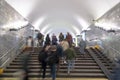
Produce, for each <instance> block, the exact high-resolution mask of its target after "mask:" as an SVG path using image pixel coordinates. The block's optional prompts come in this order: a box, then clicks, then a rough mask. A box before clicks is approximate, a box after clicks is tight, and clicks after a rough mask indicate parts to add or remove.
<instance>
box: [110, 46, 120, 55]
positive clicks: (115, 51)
mask: <svg viewBox="0 0 120 80" xmlns="http://www.w3.org/2000/svg"><path fill="white" fill-rule="evenodd" d="M108 47H109V49H112V50H114V51H115V52H116V53H118V54H120V52H119V51H118V50H116V49H115V48H113V47H110V46H108Z"/></svg>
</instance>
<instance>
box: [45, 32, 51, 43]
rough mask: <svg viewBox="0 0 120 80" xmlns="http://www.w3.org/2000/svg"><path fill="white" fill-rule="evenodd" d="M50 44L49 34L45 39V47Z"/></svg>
mask: <svg viewBox="0 0 120 80" xmlns="http://www.w3.org/2000/svg"><path fill="white" fill-rule="evenodd" d="M50 44H51V40H50V36H49V34H47V36H46V38H45V45H50Z"/></svg>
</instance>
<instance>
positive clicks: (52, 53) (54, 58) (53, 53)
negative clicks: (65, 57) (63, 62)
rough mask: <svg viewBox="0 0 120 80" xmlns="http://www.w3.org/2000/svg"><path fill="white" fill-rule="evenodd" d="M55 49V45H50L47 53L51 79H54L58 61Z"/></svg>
mask: <svg viewBox="0 0 120 80" xmlns="http://www.w3.org/2000/svg"><path fill="white" fill-rule="evenodd" d="M56 50H57V48H56V46H55V45H53V46H51V47H50V53H49V54H48V58H49V60H48V65H49V66H50V69H51V76H52V80H56V64H58V62H59V57H58V54H57V51H56Z"/></svg>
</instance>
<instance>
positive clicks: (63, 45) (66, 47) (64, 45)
mask: <svg viewBox="0 0 120 80" xmlns="http://www.w3.org/2000/svg"><path fill="white" fill-rule="evenodd" d="M60 44H61V46H62V48H63V58H62V59H63V63H66V60H65V58H66V57H65V54H64V51H65V50H67V49H68V48H69V43H68V41H67V40H66V39H64V40H63V41H62V42H60Z"/></svg>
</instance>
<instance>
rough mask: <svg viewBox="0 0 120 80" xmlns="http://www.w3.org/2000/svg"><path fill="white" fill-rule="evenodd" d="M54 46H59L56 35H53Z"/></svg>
mask: <svg viewBox="0 0 120 80" xmlns="http://www.w3.org/2000/svg"><path fill="white" fill-rule="evenodd" d="M52 45H57V37H56V36H55V34H53V35H52Z"/></svg>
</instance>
